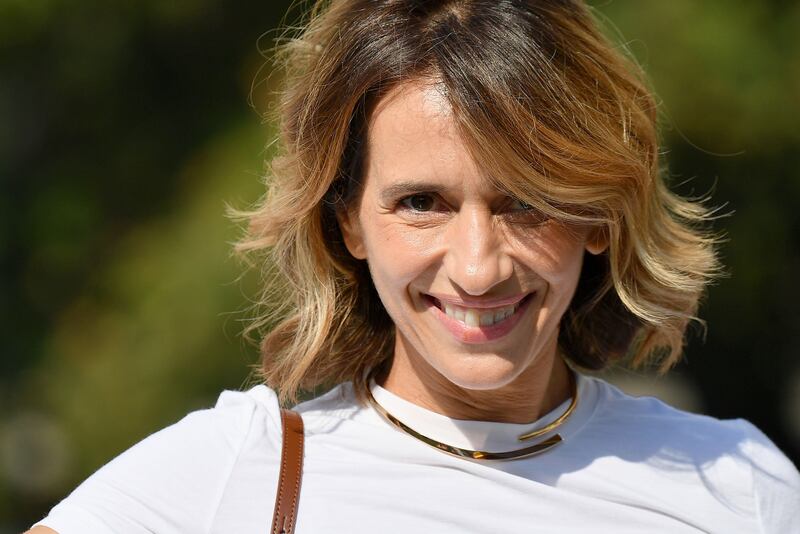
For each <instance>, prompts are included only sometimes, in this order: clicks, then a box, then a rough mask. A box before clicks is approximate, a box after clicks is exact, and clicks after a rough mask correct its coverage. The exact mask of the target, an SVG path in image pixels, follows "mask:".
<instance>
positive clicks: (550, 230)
mask: <svg viewBox="0 0 800 534" xmlns="http://www.w3.org/2000/svg"><path fill="white" fill-rule="evenodd" d="M583 252H584V240H583V239H582V235H580V234H576V233H575V232H574V231H569V230H567V229H565V228H563V227H559V226H552V227H547V228H544V229H543V230H542V232H541V233H540V234H539V235H538V236H537V237H536V238H535V239H533V240H528V242H527V243H526V244H525V248H524V249H523V250H522V252H521V254H523V255H527V257H528V260H527V263H528V265H529V267H530V268H531V269H532V270H533V271H534V272H535V273H536V274H537V275H538V276H540V277H541V278H542V279H544V280H545V281H546V282H547V284H548V285H549V286H550V287H549V290H550V292H552V293H556V294H558V295H564V294H565V293H566V294H568V295H569V296H571V294H572V293H573V292H574V290H575V287H576V286H577V283H578V279H579V277H580V273H581V268H582V266H583Z"/></svg>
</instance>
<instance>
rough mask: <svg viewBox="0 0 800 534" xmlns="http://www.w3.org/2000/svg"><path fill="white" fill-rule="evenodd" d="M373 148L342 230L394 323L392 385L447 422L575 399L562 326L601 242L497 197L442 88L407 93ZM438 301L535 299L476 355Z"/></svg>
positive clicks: (381, 106)
mask: <svg viewBox="0 0 800 534" xmlns="http://www.w3.org/2000/svg"><path fill="white" fill-rule="evenodd" d="M367 144H368V150H367V156H366V161H365V179H364V184H363V190H362V192H361V197H360V199H359V201H358V202H357V204H356V205H355V206H353V207H351V208H350V209H349V210H348V211H347V212H343V213H340V215H339V223H340V226H341V228H342V234H343V236H344V240H345V244H346V246H347V248H348V250H349V252H350V253H351V254H352V255H353V256H354V257H355V258H358V259H363V260H366V261H367V263H368V265H369V268H370V273H371V276H372V280H373V283H374V284H375V288H376V290H377V292H378V294H379V296H380V298H381V300H382V302H383V304H384V306H385V308H386V310H387V312H388V313H389V315H390V317H391V318H392V320H393V321H394V323H395V328H396V334H397V335H396V343H395V348H394V358H393V362H392V365H391V368H390V370H389V372H388V374H387V376H386V377H385V378H384V379H383V382H382V384H381V385H382V386H383V387H385V388H386V389H388V390H389V391H391V392H393V393H395V394H396V395H398V396H400V397H402V398H404V399H406V400H408V401H410V402H413V403H415V404H418V405H419V406H422V407H424V408H427V409H429V410H433V411H435V412H438V413H441V414H444V415H447V416H449V417H453V418H457V419H471V420H486V421H502V422H514V423H527V422H532V421H535V420H536V419H538V418H539V417H540V416H542V415H544V414H545V413H547V412H549V411H550V410H552V409H554V408H555V407H556V406H558V405H559V404H560V403H561V402H563V401H564V400H566V399H567V398H569V396H570V390H569V370H568V368H567V367H566V365H565V363H564V361H563V360H562V358H561V357H559V356H558V355H557V339H558V328H559V322H560V320H561V318H562V316H563V314H564V312H565V310H566V309H567V307H568V305H569V302H570V300H571V299H572V296H573V294H574V292H575V288H576V286H577V282H578V278H579V276H580V271H581V266H582V261H583V255H584V251H588V252H590V253H592V254H599V253H601V252H603V250H605V248H606V244H605V243H604V242H603V241H602V235H603V234H602V232H600V231H597V230H591V229H589V228H584V227H576V226H569V227H568V226H565V225H564V224H562V223H559V222H556V221H554V220H547V219H545V218H543V217H542V216H541V214H539V213H537V212H534V211H533V210H532V209H531V208H530V207H529V206H527V205H525V204H523V203H521V202H519V201H518V200H516V199H513V198H510V197H509V196H508V195H507V194H505V193H503V192H502V191H498V190H497V189H495V188H494V187H493V186H492V185H491V184H490V183H489V181H488V180H487V179H486V177H485V176H484V174H483V173H482V171H481V169H480V168H479V166H478V165H476V163H475V161H473V159H472V157H471V156H470V154H469V152H468V151H467V149H466V147H465V145H464V143H463V142H462V140H461V138H460V136H459V134H458V132H457V130H456V126H455V123H454V121H453V117H452V113H451V110H450V108H449V105H448V103H447V101H446V98H445V97H444V96H443V95H442V94H441V93H440V92H439V90H438V89H437V88H436V85H435V84H432V83H423V82H421V81H420V82H409V83H406V84H404V85H401V86H399V87H397V88H395V89H394V90H393V91H391V92H390V93H389V94H387V95H386V96H385V97H384V98H383V99H382V100H381V102H379V103H378V105H377V107H376V109H375V111H374V113H373V114H372V116H371V120H370V124H369V127H368V139H367ZM429 295H433V296H435V297H437V298H439V299H440V300H449V301H451V302H454V303H469V304H471V305H472V306H486V305H491V303H492V301H494V300H496V299H503V298H519V297H521V296H523V295H530V297H528V298H529V304H528V305H527V308H526V309H525V310H524V312H522V313H521V315H520V319H519V322H518V323H517V324H516V326H515V327H514V328H513V329H512V330H511V331H510V332H509V333H508V334H506V335H504V336H503V337H500V338H499V339H493V340H490V341H486V342H477V343H476V342H474V340H473V342H469V341H468V340H467V339H466V337H463V336H462V337H459V335H457V334H454V333H453V332H451V331H450V330H448V329H446V328H445V327H444V325H443V323H442V321H441V320H440V318H439V316H437V314H436V313H435V311H434V309H433V308H432V304H431V299H430V297H429ZM437 311H438V310H437Z"/></svg>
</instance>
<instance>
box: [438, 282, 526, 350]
mask: <svg viewBox="0 0 800 534" xmlns="http://www.w3.org/2000/svg"><path fill="white" fill-rule="evenodd" d="M535 295H536V293H535V292H534V293H529V294H527V295H525V296H524V297H523V298H521V299H518V300H517V301H516V302H512V303H510V304H506V305H503V306H496V307H491V308H490V307H470V306H463V305H457V304H453V303H451V302H446V301H445V302H442V301H441V300H439V299H438V298H436V297H434V296H432V295H424V297H425V300H426V301H427V302H428V304H429V307H430V309H431V311H432V312H433V313H434V315H435V316H436V317H437V318H438V320H439V321H440V322H441V323H442V324H443V325H444V326H445V328H446V329H447V330H449V331H450V332H451V333H452V334H453V335H454V336H455V337H456V338H457V339H458V340H459V341H463V342H466V343H483V342H486V341H491V340H495V339H498V338H501V337H503V336H505V335H507V334H508V333H509V332H511V330H512V329H513V328H514V326H516V324H517V323H518V322H519V320H520V318H521V317H522V315H523V314H524V313H525V310H526V309H527V308H528V305H529V304H530V302H531V301H532V300H533V297H534V296H535Z"/></svg>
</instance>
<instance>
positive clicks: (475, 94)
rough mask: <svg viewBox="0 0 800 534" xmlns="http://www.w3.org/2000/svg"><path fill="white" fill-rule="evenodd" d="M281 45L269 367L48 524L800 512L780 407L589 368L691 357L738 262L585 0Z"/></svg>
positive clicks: (257, 525)
mask: <svg viewBox="0 0 800 534" xmlns="http://www.w3.org/2000/svg"><path fill="white" fill-rule="evenodd" d="M279 57H281V58H282V65H283V66H284V67H285V75H286V78H285V86H284V88H283V93H282V94H283V101H282V106H281V109H280V118H279V120H280V123H281V126H282V130H281V144H282V147H283V152H282V154H281V155H280V156H279V157H277V158H276V159H275V160H274V161H273V162H272V167H271V170H272V172H271V176H270V177H269V180H268V187H269V189H268V194H267V196H266V197H265V199H264V201H263V203H262V204H261V205H260V206H258V207H257V208H256V209H255V210H253V211H252V212H248V213H244V214H240V215H243V216H244V217H246V218H247V219H248V220H249V222H250V226H249V233H248V235H247V236H246V237H245V238H244V239H243V240H242V241H241V242H240V243H239V245H238V249H239V250H240V251H242V252H253V253H259V252H261V253H263V255H262V256H260V258H261V259H260V261H261V262H262V264H263V265H264V268H265V288H264V292H263V295H262V299H261V301H262V304H263V310H264V313H263V315H262V316H261V317H260V318H259V319H258V320H257V321H256V322H255V323H254V325H253V329H256V330H259V329H262V328H263V329H264V332H263V342H262V356H263V360H262V377H263V380H264V382H265V383H264V384H262V385H259V386H256V387H254V388H252V389H250V390H249V391H246V392H232V391H229V392H225V393H223V394H222V396H221V397H220V400H219V402H218V404H217V406H216V407H215V408H214V409H211V410H205V411H201V412H196V413H193V414H191V415H190V416H188V417H187V418H185V419H184V420H182V421H181V422H179V423H177V424H175V425H173V426H171V427H169V428H167V429H165V430H162V431H161V432H158V433H156V434H154V435H153V436H151V437H149V438H148V439H146V440H144V441H143V442H141V443H139V444H138V445H136V446H135V447H133V448H132V449H130V450H129V451H127V452H126V453H124V454H123V455H121V456H120V457H118V458H116V459H114V460H113V461H112V462H110V463H109V464H108V465H106V466H105V467H103V468H102V469H101V470H100V471H98V472H97V473H95V474H94V475H93V476H92V477H90V478H89V479H88V480H87V481H86V482H84V483H83V484H82V485H81V486H80V487H79V488H78V489H76V490H75V492H73V494H71V495H70V496H69V497H68V498H67V499H65V500H64V501H63V502H61V503H60V504H59V505H57V506H56V507H55V508H54V509H53V510H52V511H51V513H50V515H49V516H48V517H47V518H45V519H44V520H43V521H42V522H41V523H40V525H41V526H40V527H37V528H40V529H41V528H43V527H44V525H47V526H49V527H52V528H54V529H56V530H57V531H58V532H59V533H61V534H70V533H72V532H261V531H263V530H264V529H265V528H266V526H267V525H268V524H269V521H270V519H269V513H270V510H269V508H270V507H266V508H265V507H264V506H263V505H264V502H265V501H267V502H271V501H272V499H277V500H276V505H275V515H274V516H273V522H272V525H273V530H272V532H274V533H278V532H293V531H295V530H296V531H298V532H365V533H366V532H376V531H381V532H408V531H411V530H414V531H425V532H437V533H449V532H453V533H456V532H458V533H463V532H498V531H499V532H527V531H531V530H536V531H542V532H552V531H561V530H564V531H573V532H582V531H586V530H592V531H593V532H614V533H618V532H621V531H631V532H656V531H658V532H725V533H731V532H792V531H798V530H800V511H798V508H797V506H796V504H797V502H798V498H800V475H798V472H797V470H796V469H795V467H794V466H793V465H792V464H791V462H790V461H788V460H787V459H786V458H785V456H783V454H782V453H781V452H780V451H779V450H778V449H777V448H776V447H775V446H774V445H773V444H772V443H771V442H770V440H769V439H768V438H766V437H765V436H764V435H763V434H761V433H760V432H759V431H758V429H756V428H755V427H754V426H752V425H751V424H749V423H748V422H746V421H743V420H735V421H719V420H716V419H712V418H709V417H704V416H698V415H693V414H689V413H685V412H681V411H678V410H675V409H673V408H671V407H669V406H667V405H665V404H663V403H661V402H659V401H657V400H655V399H652V398H634V397H631V396H628V395H625V394H624V393H622V392H620V391H619V390H617V389H615V388H614V387H613V386H611V385H609V384H608V383H606V382H604V381H603V380H600V379H598V378H593V377H590V376H587V375H585V374H584V373H583V371H584V370H592V369H602V368H603V367H605V366H606V365H607V364H609V363H610V362H613V361H616V360H619V359H621V358H623V357H625V356H626V355H627V356H629V357H630V358H631V362H632V363H634V364H640V363H643V362H646V361H651V360H657V361H659V362H660V365H661V367H662V369H664V370H666V369H667V368H669V367H670V366H671V365H672V364H673V363H674V362H675V361H676V360H677V359H678V358H679V357H680V354H681V349H682V345H683V336H684V331H685V329H686V326H687V323H688V322H689V321H692V320H695V319H696V317H695V315H696V310H697V306H698V302H699V300H700V298H701V296H702V295H703V293H704V290H705V287H706V285H707V284H708V283H709V282H710V281H711V280H712V279H713V278H714V277H715V276H716V275H717V274H718V273H719V270H720V267H719V264H718V262H717V259H716V255H715V251H714V245H715V240H714V238H713V237H712V236H709V235H708V234H707V233H706V232H705V231H704V230H702V228H703V227H704V225H705V223H706V222H707V219H708V217H709V213H708V210H707V209H706V208H705V207H704V206H703V205H701V204H700V203H697V202H693V201H689V200H685V199H683V198H680V197H679V196H677V195H675V194H673V193H672V192H670V191H669V189H668V188H667V187H666V185H665V184H664V181H663V180H662V177H661V176H660V173H659V161H658V159H659V158H658V154H659V150H658V144H657V135H656V128H655V126H656V111H655V103H654V100H653V97H652V96H651V94H650V92H649V91H648V90H647V87H646V85H645V84H644V82H643V81H642V77H641V73H640V72H639V71H638V70H637V68H636V67H635V66H634V64H633V63H631V62H629V61H628V60H627V59H626V57H625V56H623V55H620V53H619V51H618V50H617V49H615V48H614V47H612V46H611V45H610V44H609V43H608V42H606V40H605V39H604V38H603V37H602V34H601V33H600V32H599V31H598V29H597V28H596V25H595V22H594V20H593V18H592V16H591V12H590V11H589V10H588V9H587V8H586V7H585V6H584V5H583V4H582V3H581V2H578V1H537V2H533V1H530V2H526V1H508V0H500V1H497V0H493V1H490V2H487V1H480V0H458V1H456V0H438V1H433V0H431V1H423V0H385V1H377V2H376V1H366V0H333V1H330V2H319V3H317V4H315V6H314V8H313V9H312V10H311V12H310V18H309V20H308V21H307V24H306V25H305V27H304V29H303V31H302V33H301V34H300V35H299V36H297V38H295V39H290V40H288V41H287V43H286V44H285V45H284V46H283V48H281V49H280V56H279ZM319 388H330V391H329V392H328V393H326V394H324V395H322V396H319V397H317V398H315V399H312V400H309V401H306V402H303V403H301V404H299V405H297V406H295V408H294V412H295V414H299V415H300V416H302V419H299V418H298V416H297V415H291V412H288V411H282V410H281V408H280V403H281V401H282V402H284V403H286V402H288V401H296V400H297V397H298V394H299V392H300V391H301V390H316V389H319ZM303 424H304V425H305V430H304V432H303ZM298 435H301V436H302V435H304V437H305V453H303V449H298V448H296V447H294V446H293V445H292V442H291V439H292V437H293V436H294V437H295V438H296V437H297V436H298ZM282 437H283V438H284V439H286V440H289V441H285V442H282V441H281V439H282ZM301 443H302V442H301ZM282 454H283V455H284V456H281V455H282ZM301 468H302V471H301V470H300V469H301ZM301 478H302V491H300V492H299V493H298V491H299V488H300V486H299V480H300V479H301ZM287 480H290V481H291V480H294V481H295V484H294V485H291V486H290V485H287V484H286V483H285V482H286V481H287ZM287 491H291V492H292V493H289V494H287V493H286V492H287ZM287 495H291V496H292V497H291V498H290V499H289V500H288V501H286V500H285V499H286V498H287ZM284 505H285V506H284Z"/></svg>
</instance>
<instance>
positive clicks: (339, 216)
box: [336, 209, 367, 260]
mask: <svg viewBox="0 0 800 534" xmlns="http://www.w3.org/2000/svg"><path fill="white" fill-rule="evenodd" d="M336 220H337V221H339V229H340V230H341V231H342V238H344V246H345V247H347V251H348V252H350V255H351V256H353V257H354V258H355V259H357V260H365V259H367V252H366V247H365V246H364V235H363V233H362V231H361V221H360V220H359V217H358V213H352V212H350V211H349V210H346V209H340V210H336Z"/></svg>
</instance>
